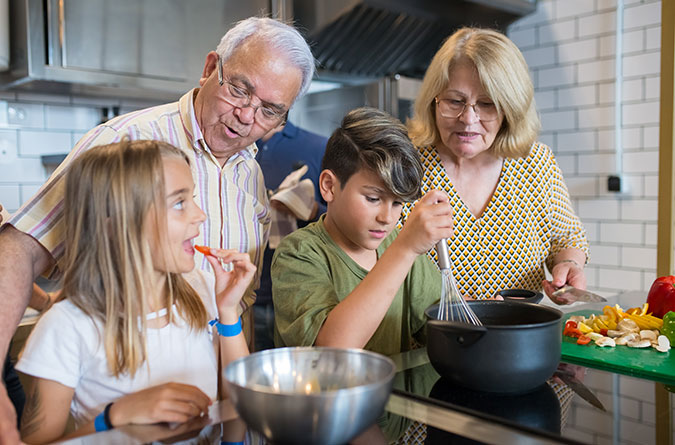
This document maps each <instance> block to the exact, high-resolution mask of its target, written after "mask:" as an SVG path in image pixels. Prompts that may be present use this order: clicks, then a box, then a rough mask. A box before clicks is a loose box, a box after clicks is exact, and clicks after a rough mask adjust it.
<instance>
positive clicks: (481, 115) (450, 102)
mask: <svg viewBox="0 0 675 445" xmlns="http://www.w3.org/2000/svg"><path fill="white" fill-rule="evenodd" d="M434 101H435V102H436V107H438V112H439V113H440V114H441V116H443V117H445V118H448V119H458V118H459V117H460V116H461V115H462V114H463V113H464V112H465V111H466V109H467V107H471V108H473V112H474V113H475V114H476V116H477V117H478V119H480V120H481V121H483V122H490V121H493V120H495V119H497V118H498V117H499V112H498V111H497V106H496V105H495V104H494V103H492V102H484V101H478V102H476V103H474V104H469V103H466V102H465V101H463V100H456V99H439V98H438V97H435V98H434Z"/></svg>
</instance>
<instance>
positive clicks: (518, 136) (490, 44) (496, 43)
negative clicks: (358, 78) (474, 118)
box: [408, 28, 540, 158]
mask: <svg viewBox="0 0 675 445" xmlns="http://www.w3.org/2000/svg"><path fill="white" fill-rule="evenodd" d="M461 60H469V61H471V62H472V64H473V65H474V66H475V67H476V70H477V71H478V76H479V78H480V81H481V84H482V85H483V88H484V89H485V91H486V92H487V94H488V95H489V96H490V98H491V99H492V100H493V101H494V103H495V105H496V106H497V110H498V111H499V113H500V115H502V116H504V121H503V123H502V126H501V128H500V129H499V132H498V133H497V137H496V138H495V141H494V143H493V144H492V147H491V150H492V151H493V153H494V155H495V156H497V157H500V158H502V157H503V158H518V157H523V156H527V154H528V153H529V152H530V147H531V146H532V144H533V143H534V142H535V140H536V138H537V134H538V132H539V128H540V123H539V116H538V115H537V111H536V108H535V103H534V88H533V86H532V80H531V79H530V74H529V71H528V68H527V63H526V62H525V59H524V58H523V55H522V54H521V52H520V50H519V49H518V47H517V46H516V45H515V44H514V43H513V42H512V41H511V40H509V39H508V37H506V36H505V35H504V34H502V33H500V32H497V31H494V30H490V29H478V28H462V29H459V30H458V31H457V32H455V33H454V34H453V35H451V36H450V37H449V38H448V39H447V40H446V41H445V43H443V46H441V48H440V49H439V50H438V52H436V55H434V58H433V59H432V61H431V64H430V65H429V68H428V69H427V71H426V74H425V75H424V80H423V81H422V87H421V89H420V92H419V94H418V96H417V100H416V101H415V112H414V116H413V118H412V119H411V120H410V121H409V122H408V126H409V129H410V137H411V139H412V141H413V142H414V143H415V145H416V146H418V147H426V146H430V145H435V144H438V143H439V142H440V140H441V139H440V135H439V133H438V129H437V127H436V104H435V101H434V99H435V98H436V96H438V95H439V94H440V93H441V92H443V90H445V89H446V88H447V86H448V83H449V82H450V71H452V69H453V68H454V67H455V66H456V65H457V64H458V63H459V62H460V61H461Z"/></svg>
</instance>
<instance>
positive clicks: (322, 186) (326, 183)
mask: <svg viewBox="0 0 675 445" xmlns="http://www.w3.org/2000/svg"><path fill="white" fill-rule="evenodd" d="M338 187H340V180H339V179H338V178H337V176H335V173H333V172H332V171H331V170H323V171H322V172H321V174H320V175H319V190H320V191H321V196H322V197H323V200H324V201H326V203H329V202H331V201H333V199H334V198H335V191H336V190H337V188H338Z"/></svg>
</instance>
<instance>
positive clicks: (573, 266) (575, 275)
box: [541, 260, 586, 297]
mask: <svg viewBox="0 0 675 445" xmlns="http://www.w3.org/2000/svg"><path fill="white" fill-rule="evenodd" d="M582 264H583V263H582ZM551 275H553V279H552V280H551V281H547V280H543V281H542V282H541V285H542V287H543V289H544V292H546V295H548V296H549V297H550V296H551V294H553V292H555V290H556V289H559V288H561V287H563V286H564V285H566V284H569V285H570V286H574V287H576V288H577V289H582V290H585V289H586V275H585V274H584V268H583V267H582V266H581V264H579V262H577V261H576V260H562V261H559V262H558V263H556V265H555V266H553V270H552V271H551Z"/></svg>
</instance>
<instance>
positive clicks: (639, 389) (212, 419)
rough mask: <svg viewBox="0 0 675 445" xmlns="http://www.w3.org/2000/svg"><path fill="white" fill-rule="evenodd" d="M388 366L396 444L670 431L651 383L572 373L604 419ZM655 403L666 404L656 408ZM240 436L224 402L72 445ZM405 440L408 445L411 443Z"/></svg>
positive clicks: (251, 436) (543, 396) (623, 436)
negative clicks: (174, 421) (201, 412)
mask: <svg viewBox="0 0 675 445" xmlns="http://www.w3.org/2000/svg"><path fill="white" fill-rule="evenodd" d="M610 300H611V301H610V302H609V303H611V304H613V303H615V302H617V303H619V304H620V305H621V306H622V307H624V308H628V307H634V306H637V305H640V304H641V303H642V302H643V301H644V294H639V293H629V294H625V295H620V296H617V297H616V298H614V299H610ZM638 300H639V301H638ZM602 306H604V304H596V305H591V304H585V305H582V306H578V305H573V306H572V307H570V308H564V309H565V311H566V312H572V311H576V310H579V309H594V310H595V309H600V310H601V309H602ZM672 353H673V352H672V351H671V352H669V353H668V354H672ZM392 359H393V360H394V362H395V363H396V365H397V369H398V371H399V372H398V373H397V375H396V377H395V383H394V390H393V392H392V395H391V397H390V399H389V402H388V403H387V406H386V409H385V416H384V417H385V418H384V419H383V421H382V422H381V423H380V426H379V427H378V428H381V429H382V431H383V432H384V433H385V435H389V436H390V437H398V435H399V434H402V433H403V432H404V431H406V430H407V429H408V427H409V426H410V425H412V424H415V426H416V427H417V428H416V430H417V433H418V434H421V435H423V436H424V437H426V442H421V441H420V442H414V443H427V444H435V443H449V442H451V441H452V443H455V441H457V440H458V438H463V439H471V440H475V441H479V442H485V443H495V444H508V443H513V444H529V443H551V444H552V443H592V444H594V443H617V444H623V443H625V444H634V443H640V444H652V443H664V442H662V441H661V442H657V439H656V437H657V436H656V434H657V431H658V429H659V426H661V427H662V426H663V425H662V424H663V423H665V424H666V426H667V427H668V428H670V425H671V424H672V422H671V419H672V415H673V413H672V410H671V406H673V398H674V396H673V394H672V393H670V392H667V391H665V389H664V388H663V385H660V384H656V387H657V390H656V391H655V390H654V388H655V383H654V382H652V381H649V380H646V379H644V378H638V377H633V376H628V375H622V374H618V373H615V372H611V371H606V370H599V369H592V368H584V367H581V366H576V365H570V366H572V369H574V370H575V372H576V375H577V376H578V377H579V378H580V380H582V382H583V383H584V384H585V385H586V386H587V387H588V388H589V389H590V390H591V392H593V393H594V394H595V395H596V396H597V398H598V399H599V400H600V402H601V403H602V404H603V405H604V407H605V409H606V411H604V412H603V411H601V410H600V409H598V408H596V407H594V406H592V405H591V404H590V403H589V402H587V401H586V400H584V399H582V398H581V397H580V396H579V395H578V394H576V393H575V392H574V391H572V390H571V388H569V387H567V386H566V385H564V384H562V383H560V382H555V381H553V380H549V382H547V384H544V385H542V387H540V388H538V389H537V390H535V391H533V392H532V393H530V394H527V395H522V396H497V395H492V394H485V393H472V392H468V391H466V390H463V389H462V388H458V387H455V386H452V384H450V383H448V382H446V381H445V380H444V379H441V378H440V377H439V375H438V374H437V373H436V372H435V371H434V369H433V368H432V367H431V365H430V363H429V360H428V357H427V354H426V350H425V349H418V350H414V351H410V352H406V353H403V354H399V355H396V356H394V357H392ZM659 397H661V398H663V399H665V400H661V401H660V402H659V400H658V399H659ZM664 401H665V403H664ZM409 431H410V430H409ZM244 434H245V435H246V440H245V442H246V443H264V441H263V440H262V439H261V438H260V436H258V435H257V434H256V433H255V432H252V431H248V430H247V429H246V426H245V424H244V423H243V422H242V421H241V420H240V419H239V418H238V416H237V414H236V411H235V410H234V408H233V407H232V405H231V404H230V403H229V402H228V401H222V402H218V403H215V404H214V405H213V406H212V407H211V409H210V411H209V415H208V417H204V418H201V419H196V420H195V421H193V422H189V423H188V424H182V425H173V426H171V425H166V424H160V425H148V426H127V427H122V428H118V429H116V430H113V431H109V432H105V433H99V434H96V435H92V436H87V437H83V438H79V439H76V440H74V441H71V442H70V443H78V444H89V443H91V444H94V443H96V444H99V443H111V444H112V443H115V444H118V443H148V442H157V441H161V442H164V443H169V442H170V443H176V442H180V443H220V441H221V440H225V441H228V442H236V441H239V440H241V438H242V437H244ZM671 434H672V433H671ZM463 439H462V440H463ZM410 440H411V439H407V442H406V443H413V442H411V441H410Z"/></svg>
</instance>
